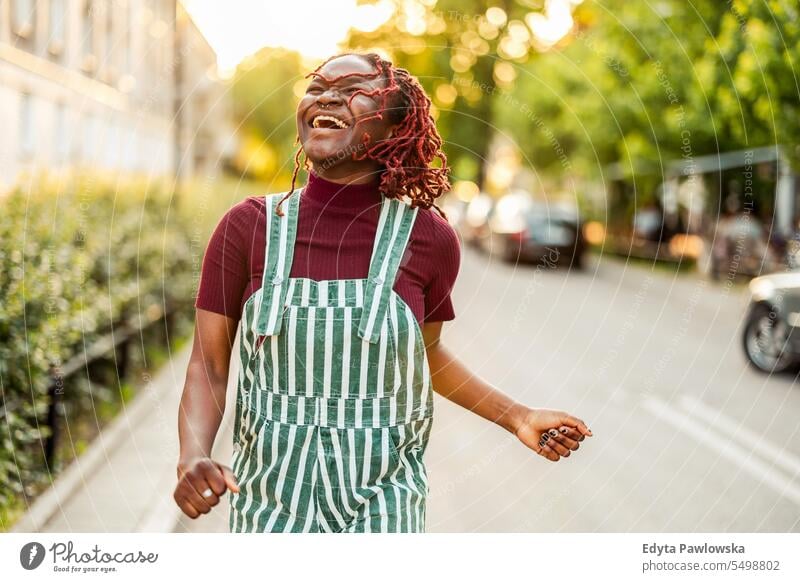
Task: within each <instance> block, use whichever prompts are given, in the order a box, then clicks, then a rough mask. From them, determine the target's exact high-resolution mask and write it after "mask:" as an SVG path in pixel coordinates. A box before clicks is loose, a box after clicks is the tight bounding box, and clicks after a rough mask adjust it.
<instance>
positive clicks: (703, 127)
mask: <svg viewBox="0 0 800 582" xmlns="http://www.w3.org/2000/svg"><path fill="white" fill-rule="evenodd" d="M799 10H800V9H799V8H798V5H797V3H796V2H794V1H790V0H758V1H755V2H745V1H742V0H727V1H718V0H716V1H712V0H689V1H685V0H652V1H649V2H623V1H622V0H603V1H591V0H586V1H583V2H581V1H580V0H488V1H473V0H466V1H465V0H461V1H458V2H456V1H455V0H441V1H436V0H377V1H368V0H359V1H356V0H341V1H338V2H321V1H319V2H316V1H296V2H290V3H286V4H284V5H279V4H278V3H265V2H256V1H247V0H230V1H228V2H226V3H225V4H224V6H223V5H222V4H221V3H219V2H213V1H212V0H184V1H175V0H141V1H134V0H0V128H2V131H0V209H2V212H0V396H2V402H0V441H1V442H2V445H0V484H2V487H1V488H0V528H2V529H3V530H11V529H16V530H17V531H225V528H226V520H227V514H226V513H225V509H224V508H223V507H220V508H217V509H216V510H215V511H214V512H213V513H212V515H209V516H206V517H204V518H202V519H200V520H197V521H195V522H192V521H191V520H184V519H181V518H180V516H179V515H178V513H177V507H176V506H175V504H174V503H173V502H172V499H171V494H172V489H173V488H174V484H175V461H176V459H177V422H176V421H177V406H178V404H177V403H178V399H179V397H180V392H181V390H182V388H183V380H184V374H185V369H186V361H187V358H188V350H189V349H190V348H191V334H192V331H193V320H194V312H193V302H194V297H195V293H196V290H197V283H198V280H199V276H200V267H201V263H202V257H203V252H204V250H205V245H206V242H207V240H208V236H209V234H210V232H211V230H212V229H213V228H214V226H215V225H216V223H217V221H218V220H219V219H220V218H221V216H222V214H223V213H224V212H225V211H226V210H227V209H228V208H230V207H231V206H232V205H234V204H236V203H237V202H239V201H240V200H241V199H243V198H244V197H246V196H251V195H258V194H263V193H266V192H276V191H279V190H281V189H285V188H287V187H288V186H289V182H290V178H291V174H292V170H293V160H294V155H295V152H296V148H297V146H296V145H295V136H296V128H295V121H294V110H295V107H296V104H297V101H298V99H299V97H300V96H301V95H302V94H303V93H304V91H305V86H306V84H307V82H308V81H307V79H306V78H305V75H306V74H307V73H308V72H310V71H311V70H313V69H314V68H315V67H316V66H317V65H318V64H320V63H321V62H322V61H323V60H324V59H325V58H327V57H329V56H331V55H333V54H336V53H338V52H343V51H367V50H369V51H376V52H379V53H381V54H382V55H384V56H386V57H388V58H390V59H391V60H392V61H393V62H394V63H395V64H396V65H398V66H401V67H404V68H407V69H408V70H409V71H411V72H412V73H413V74H414V75H416V76H417V77H418V79H419V80H420V82H421V83H422V85H423V86H424V87H425V89H426V91H427V92H428V94H429V96H430V98H431V101H432V113H433V116H434V117H435V119H436V123H437V126H438V128H439V131H440V133H441V134H442V137H443V139H444V142H445V145H444V147H445V151H446V154H447V157H448V161H449V165H450V167H451V182H452V186H453V187H452V191H451V192H449V193H448V194H447V195H446V196H445V197H444V199H443V200H442V201H440V202H441V204H440V206H443V207H444V209H445V211H446V213H447V215H448V219H449V220H450V222H451V224H452V225H453V226H454V227H455V228H456V229H457V231H458V233H459V236H460V238H461V241H462V248H463V255H462V265H461V271H460V275H459V280H458V283H457V285H456V288H455V289H454V298H455V306H456V313H457V315H456V320H455V321H453V322H451V323H448V324H446V325H445V331H444V338H445V342H446V343H447V345H448V346H450V347H451V349H453V350H454V351H455V352H456V353H457V354H458V355H459V356H460V357H462V358H463V359H464V360H465V361H467V362H469V363H470V365H471V366H472V368H473V369H474V371H475V372H476V373H477V374H479V375H481V376H482V377H484V378H486V379H488V380H490V381H492V382H493V383H495V384H496V385H497V386H498V387H500V388H501V389H503V390H506V391H507V392H509V393H510V394H512V395H513V396H514V397H515V398H517V399H519V400H521V401H524V402H526V403H527V404H529V405H531V406H544V407H549V408H561V409H566V410H569V411H570V412H573V413H574V414H576V415H578V416H581V417H583V418H584V419H585V420H586V421H587V422H588V423H589V425H590V426H591V427H592V429H593V431H594V432H595V434H596V435H597V436H596V437H595V438H594V439H592V440H591V442H587V443H586V445H585V447H584V448H585V449H586V450H585V451H584V450H582V451H581V452H580V454H579V455H576V458H574V459H568V460H562V461H561V462H559V463H557V464H553V465H550V464H548V463H547V462H545V461H543V460H542V459H541V458H539V457H537V456H536V455H535V454H533V453H532V452H530V451H527V450H524V448H523V447H522V446H521V445H519V444H518V443H517V442H515V440H514V438H513V437H512V436H511V435H507V434H503V433H502V431H501V430H500V429H498V428H497V427H494V426H491V425H488V424H487V423H485V422H484V421H482V420H480V419H477V418H476V417H474V415H471V414H470V413H468V412H466V411H464V410H460V409H457V408H456V407H454V406H452V405H451V404H450V403H448V402H447V401H445V400H443V399H441V398H439V397H438V396H437V402H436V403H437V406H438V411H437V421H436V423H435V427H434V435H433V439H432V444H431V448H430V449H429V453H428V455H427V459H428V467H429V473H430V478H431V497H430V501H429V518H428V529H429V530H430V531H798V530H800V439H798V427H800V423H798V422H797V415H798V411H800V395H798V390H797V386H796V374H797V371H798V363H800V334H798V333H795V328H796V327H798V326H800V273H799V272H798V271H797V268H798V264H799V263H800V255H799V254H798V253H799V252H800V182H798V171H800V71H799V70H798V64H799V62H798V61H799V60H800V24H798V23H800V15H799V14H798V11H799ZM302 180H304V175H303V172H301V181H300V183H302ZM235 353H236V352H235ZM235 359H236V358H235ZM237 366H238V362H235V361H234V362H233V365H232V371H231V379H232V382H233V381H234V380H235V378H236V373H237ZM231 386H235V382H234V383H232V384H231ZM229 392H232V390H230V391H229ZM229 408H230V407H229ZM230 430H231V419H230V410H229V411H228V414H227V415H226V419H225V421H224V423H223V427H222V430H221V432H220V436H219V438H218V442H217V448H216V449H215V455H216V456H219V458H220V460H225V458H226V457H227V456H229V455H230V448H229V446H228V445H229V442H228V441H229V440H230ZM223 505H224V504H223Z"/></svg>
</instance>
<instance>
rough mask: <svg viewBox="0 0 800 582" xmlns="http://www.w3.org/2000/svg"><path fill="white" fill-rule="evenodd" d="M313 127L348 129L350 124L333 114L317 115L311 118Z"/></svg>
mask: <svg viewBox="0 0 800 582" xmlns="http://www.w3.org/2000/svg"><path fill="white" fill-rule="evenodd" d="M311 127H313V128H314V129H348V128H349V127H350V125H348V124H347V123H346V122H344V121H342V120H341V119H339V118H338V117H334V116H333V115H317V116H315V117H314V118H313V119H312V120H311Z"/></svg>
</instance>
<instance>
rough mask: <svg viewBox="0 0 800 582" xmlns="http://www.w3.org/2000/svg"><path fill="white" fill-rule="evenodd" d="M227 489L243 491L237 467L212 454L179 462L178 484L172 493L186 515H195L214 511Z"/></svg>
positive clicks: (193, 516) (193, 517) (192, 516)
mask: <svg viewBox="0 0 800 582" xmlns="http://www.w3.org/2000/svg"><path fill="white" fill-rule="evenodd" d="M226 489H230V490H231V491H233V492H234V493H238V492H239V485H238V484H237V483H236V478H235V477H234V476H233V471H231V470H230V469H229V468H228V467H226V466H225V465H221V464H220V463H217V462H216V461H214V460H213V459H210V458H209V457H197V458H195V459H192V460H190V461H188V462H185V463H179V464H178V486H177V487H175V493H174V494H173V495H172V497H173V498H174V499H175V502H176V503H177V504H178V507H180V508H181V510H182V511H183V512H184V513H185V514H186V515H188V516H189V517H191V518H192V519H195V518H197V517H199V516H200V514H201V513H202V514H205V513H208V512H209V511H211V508H212V507H214V506H215V505H216V504H217V503H219V498H220V497H221V496H222V495H223V494H224V493H225V490H226Z"/></svg>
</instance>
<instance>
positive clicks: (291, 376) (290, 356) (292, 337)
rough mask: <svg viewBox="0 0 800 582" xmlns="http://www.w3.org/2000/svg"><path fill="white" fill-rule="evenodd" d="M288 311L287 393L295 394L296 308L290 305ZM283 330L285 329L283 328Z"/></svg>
mask: <svg viewBox="0 0 800 582" xmlns="http://www.w3.org/2000/svg"><path fill="white" fill-rule="evenodd" d="M288 313H289V338H288V343H287V344H286V350H287V352H291V353H287V357H286V359H287V360H288V364H289V365H288V368H289V369H288V371H287V372H288V378H287V382H288V384H289V385H288V387H287V388H288V394H289V395H290V396H295V395H296V394H297V383H296V375H295V372H296V370H295V364H296V358H295V357H294V349H293V346H296V345H297V308H296V307H294V306H292V307H290V308H289V309H288ZM284 331H285V330H284Z"/></svg>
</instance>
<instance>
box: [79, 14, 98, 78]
mask: <svg viewBox="0 0 800 582" xmlns="http://www.w3.org/2000/svg"><path fill="white" fill-rule="evenodd" d="M95 4H96V3H95V2H93V1H92V0H86V1H85V2H84V5H83V13H82V14H81V35H82V42H81V49H82V50H81V53H82V55H81V57H82V60H81V68H82V69H83V71H84V72H85V73H87V74H91V73H93V72H94V71H95V69H96V68H97V56H96V55H95V22H94V17H95Z"/></svg>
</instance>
